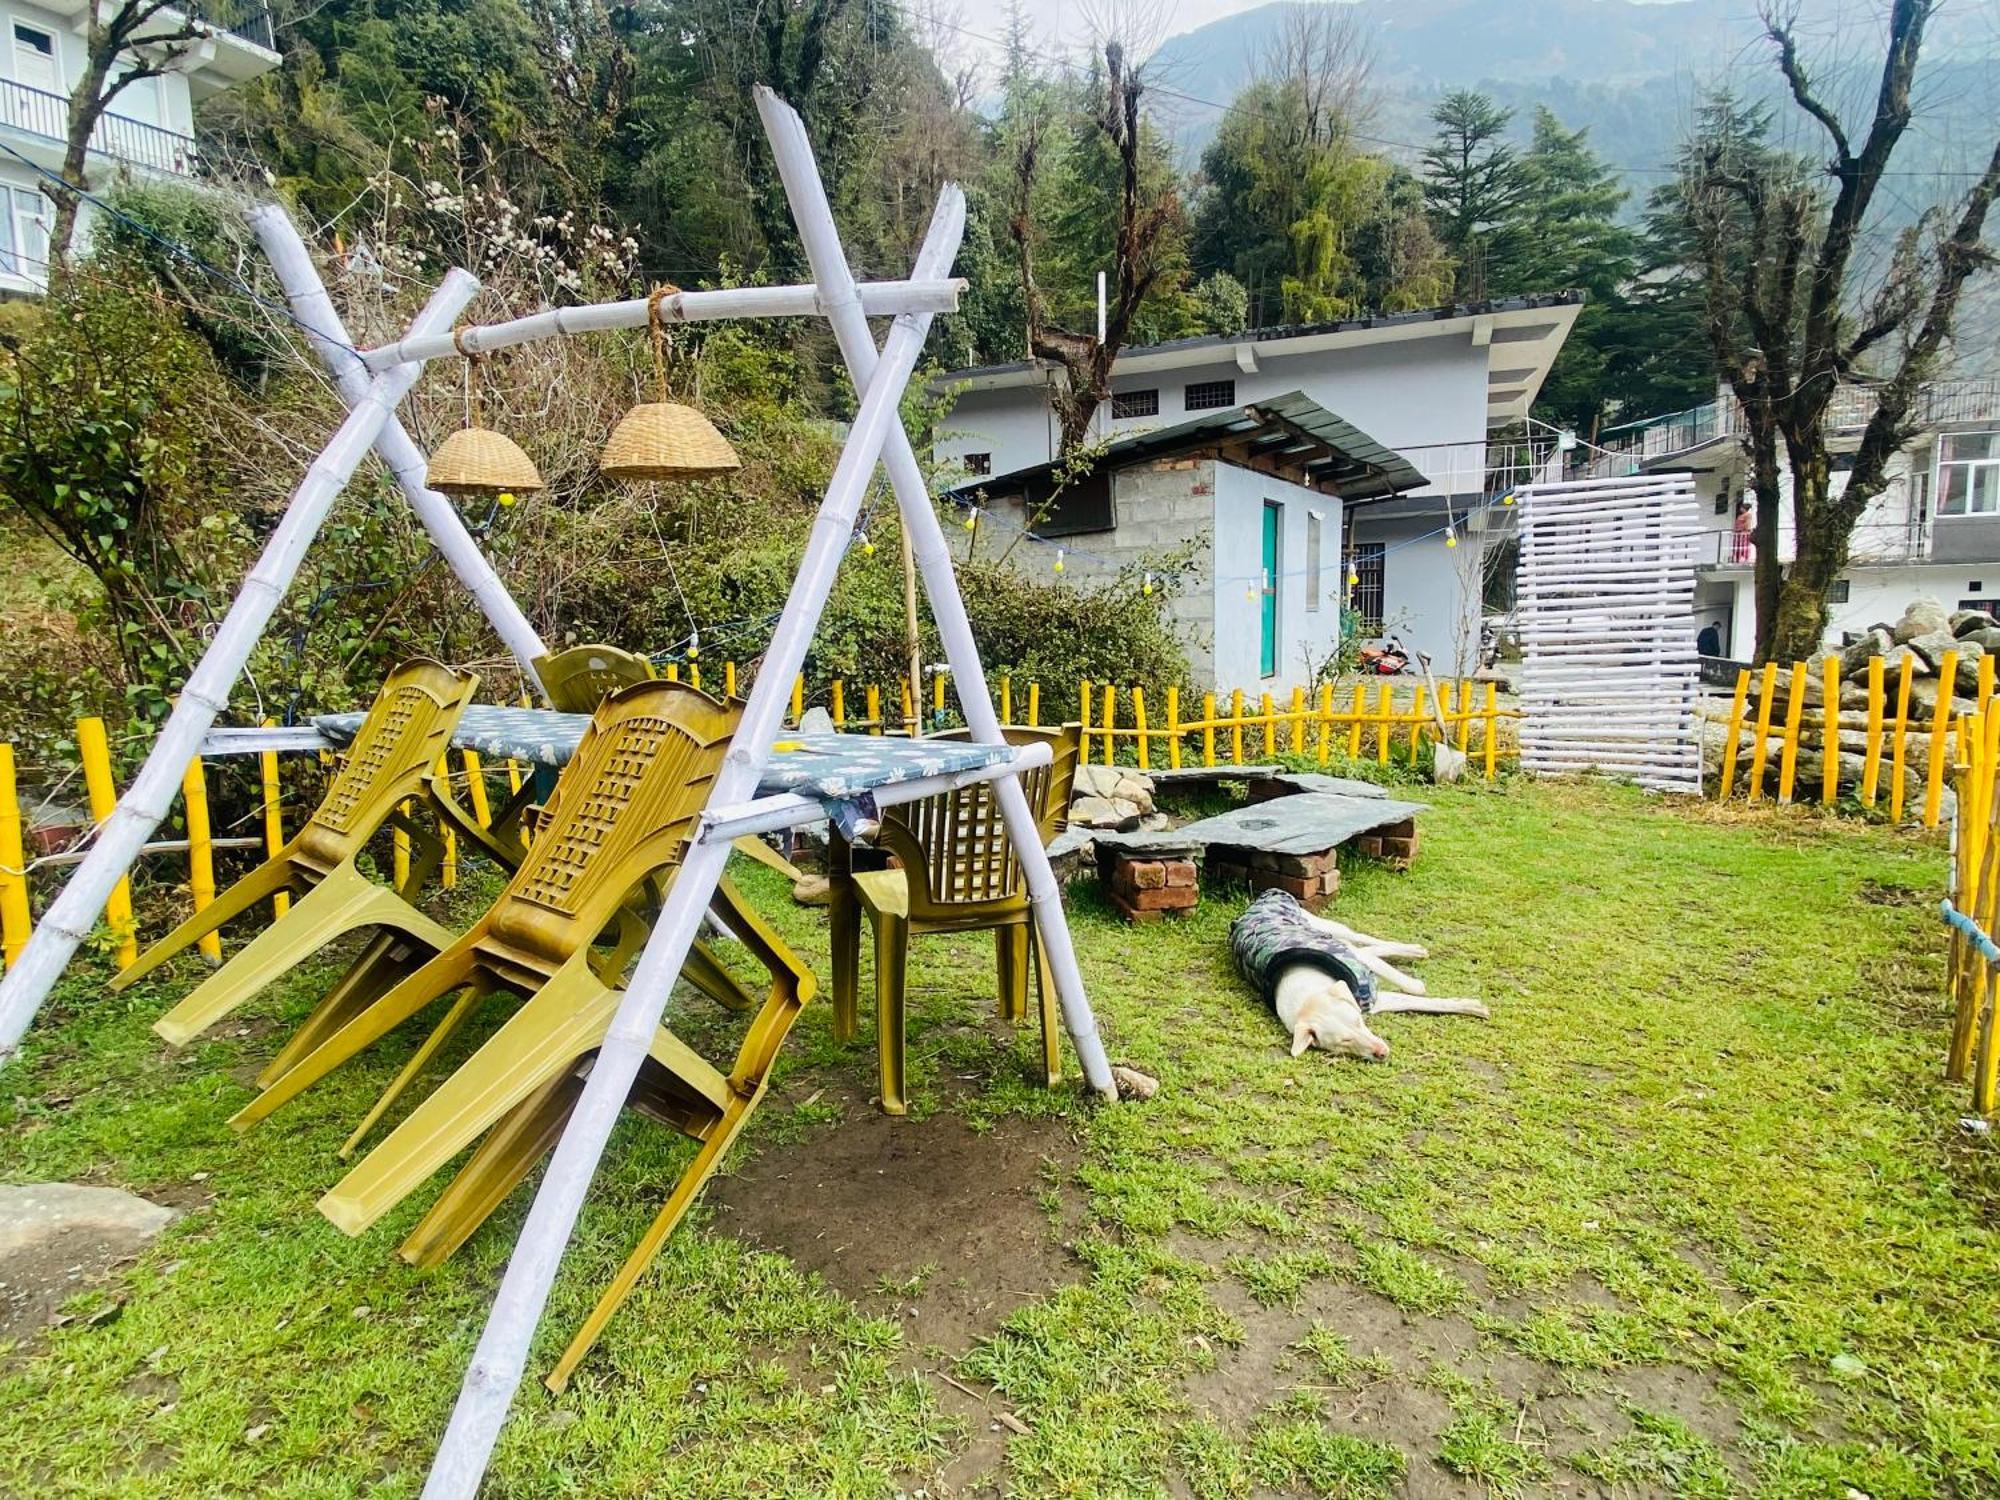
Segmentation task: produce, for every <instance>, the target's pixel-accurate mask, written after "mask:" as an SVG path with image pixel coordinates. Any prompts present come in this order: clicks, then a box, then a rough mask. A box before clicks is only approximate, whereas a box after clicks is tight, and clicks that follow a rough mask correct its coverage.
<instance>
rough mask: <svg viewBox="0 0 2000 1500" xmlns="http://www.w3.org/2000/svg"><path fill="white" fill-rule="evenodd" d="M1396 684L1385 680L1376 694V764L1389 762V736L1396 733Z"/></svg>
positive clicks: (1381, 764)
mask: <svg viewBox="0 0 2000 1500" xmlns="http://www.w3.org/2000/svg"><path fill="white" fill-rule="evenodd" d="M1395 723H1396V684H1395V683H1393V682H1384V683H1383V684H1382V688H1381V691H1380V692H1378V693H1377V694H1376V695H1375V764H1376V765H1378V766H1386V765H1388V764H1389V737H1390V736H1391V735H1392V734H1394V733H1395Z"/></svg>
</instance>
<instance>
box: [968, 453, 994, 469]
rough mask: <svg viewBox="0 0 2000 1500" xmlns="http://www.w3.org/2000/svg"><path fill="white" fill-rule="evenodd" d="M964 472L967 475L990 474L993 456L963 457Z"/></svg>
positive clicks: (975, 454)
mask: <svg viewBox="0 0 2000 1500" xmlns="http://www.w3.org/2000/svg"><path fill="white" fill-rule="evenodd" d="M964 463H965V472H966V473H968V474H991V473H992V472H993V455H992V454H990V453H968V454H966V455H965V459H964Z"/></svg>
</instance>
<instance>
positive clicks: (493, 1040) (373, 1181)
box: [319, 957, 618, 1234]
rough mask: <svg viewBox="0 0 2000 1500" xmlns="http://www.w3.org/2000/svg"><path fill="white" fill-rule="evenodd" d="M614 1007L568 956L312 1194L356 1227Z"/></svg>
mask: <svg viewBox="0 0 2000 1500" xmlns="http://www.w3.org/2000/svg"><path fill="white" fill-rule="evenodd" d="M617 1008H618V992H617V991H615V990H609V989H606V988H605V987H604V986H603V985H602V984H600V983H598V980H597V976H596V975H595V974H593V973H591V972H590V967H589V965H588V964H587V963H586V962H584V961H583V959H582V958H581V957H578V958H573V959H571V960H570V961H569V962H568V963H567V964H565V965H564V966H563V967H562V968H561V969H559V970H557V971H556V973H555V974H554V975H553V976H552V977H551V978H550V979H549V981H548V982H547V983H546V984H544V985H543V986H542V988H541V989H540V990H538V991H537V992H536V993H535V995H534V996H533V998H531V999H530V1000H529V1001H528V1002H527V1003H526V1004H525V1005H523V1006H522V1007H521V1008H520V1009H519V1010H518V1011H516V1012H515V1013H514V1014H513V1015H512V1016H510V1017H508V1019H507V1022H506V1024H505V1025H503V1026H502V1027H501V1028H500V1029H499V1030H498V1031H496V1032H494V1033H493V1035H492V1036H491V1037H489V1038H487V1040H486V1044H485V1045H484V1046H483V1047H481V1048H480V1049H479V1050H478V1051H477V1052H475V1053H474V1054H473V1055H472V1056H471V1057H470V1058H469V1059H467V1061H466V1062H465V1063H464V1065H463V1066H461V1067H460V1068H459V1069H458V1071H457V1072H455V1073H453V1074H452V1075H451V1077H449V1078H447V1079H446V1080H445V1081H444V1082H443V1083H441V1084H439V1085H438V1087H437V1088H436V1089H435V1090H433V1091H432V1093H431V1094H430V1095H429V1097H427V1098H426V1099H425V1100H424V1101H423V1103H421V1104H419V1105H418V1106H417V1107H416V1108H415V1109H413V1110H411V1111H410V1112H409V1114H407V1115H405V1116H404V1117H403V1119H402V1121H401V1123H399V1124H398V1125H397V1126H396V1128H395V1129H394V1130H392V1131H390V1132H389V1134H388V1136H387V1137H386V1138H385V1139H383V1141H382V1142H381V1143H380V1144H379V1145H377V1146H376V1147H375V1149H374V1150H373V1151H371V1152H369V1153H368V1155H367V1156H365V1157H363V1158H362V1160H361V1163H360V1165H358V1166H356V1167H355V1168H354V1169H353V1170H352V1171H350V1172H349V1173H348V1174H347V1175H346V1176H345V1177H343V1178H342V1179H341V1180H340V1182H339V1183H338V1184H337V1185H336V1186H335V1187H334V1188H333V1190H332V1191H331V1192H329V1193H327V1194H326V1195H325V1196H324V1197H322V1198H321V1199H320V1200H319V1211H320V1212H321V1213H323V1214H325V1215H326V1217H327V1218H328V1219H330V1220H332V1221H333V1223H334V1224H335V1225H337V1226H338V1227H339V1228H340V1230H341V1231H342V1232H343V1233H346V1234H360V1233H361V1232H362V1231H363V1230H365V1229H367V1228H368V1226H369V1225H371V1224H373V1223H374V1222H375V1221H376V1220H377V1219H379V1218H381V1217H382V1215H383V1214H385V1213H387V1212H388V1211H389V1210H390V1209H392V1208H394V1207H395V1206H396V1205H397V1204H398V1203H400V1202H401V1201H402V1200H403V1199H404V1198H405V1197H406V1196H408V1195H409V1194H410V1193H411V1192H412V1191H414V1190H415V1189H416V1188H417V1186H418V1185H419V1184H421V1183H422V1182H423V1181H424V1179H425V1178H427V1177H429V1176H430V1175H431V1174H432V1173H433V1172H435V1171H436V1170H437V1169H438V1168H439V1167H441V1166H443V1165H444V1164H445V1163H446V1162H448V1161H450V1160H451V1159H452V1157H454V1156H456V1155H457V1154H458V1153H459V1152H460V1151H462V1150H464V1149H465V1148H466V1147H467V1146H469V1145H471V1144H472V1142H473V1141H475V1140H477V1139H478V1138H479V1137H480V1136H481V1135H483V1134H484V1133H485V1132H486V1130H487V1128H488V1127H489V1126H491V1125H492V1124H493V1123H494V1122H495V1121H496V1120H498V1119H499V1118H500V1117H501V1116H502V1115H504V1114H506V1113H507V1112H508V1111H509V1110H511V1109H512V1108H514V1107H515V1106H516V1105H517V1104H519V1103H520V1102H521V1101H522V1100H524V1099H526V1098H528V1097H529V1096H530V1095H532V1094H534V1093H535V1092H537V1091H538V1090H539V1089H541V1088H542V1087H543V1086H544V1085H545V1084H547V1083H548V1082H549V1081H550V1080H552V1079H554V1078H555V1077H556V1076H557V1075H559V1074H560V1073H562V1072H564V1071H566V1070H567V1069H568V1068H569V1067H570V1066H571V1065H572V1064H574V1063H575V1062H576V1060H577V1059H578V1058H580V1057H582V1056H584V1055H585V1054H586V1053H588V1052H591V1051H594V1050H595V1049H596V1048H597V1046H598V1045H599V1043H601V1042H602V1041H603V1040H604V1033H605V1031H606V1030H607V1029H608V1028H609V1026H610V1025H611V1017H612V1015H613V1014H614V1013H615V1012H616V1010H617Z"/></svg>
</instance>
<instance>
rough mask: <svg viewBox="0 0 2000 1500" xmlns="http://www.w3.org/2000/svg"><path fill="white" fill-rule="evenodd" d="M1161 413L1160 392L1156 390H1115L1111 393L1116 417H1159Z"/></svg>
mask: <svg viewBox="0 0 2000 1500" xmlns="http://www.w3.org/2000/svg"><path fill="white" fill-rule="evenodd" d="M1159 414H1160V393H1159V392H1158V391H1156V390H1154V391H1114V392H1112V395H1111V415H1112V416H1114V417H1157V416H1158V415H1159Z"/></svg>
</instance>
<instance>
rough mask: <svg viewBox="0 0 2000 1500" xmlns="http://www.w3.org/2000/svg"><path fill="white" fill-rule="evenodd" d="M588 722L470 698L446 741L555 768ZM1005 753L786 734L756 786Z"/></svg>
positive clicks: (876, 777)
mask: <svg viewBox="0 0 2000 1500" xmlns="http://www.w3.org/2000/svg"><path fill="white" fill-rule="evenodd" d="M361 718H362V716H361V715H360V714H321V715H320V716H319V717H317V718H315V719H314V720H313V726H314V727H315V728H316V729H318V730H319V732H320V733H321V734H323V735H325V736H326V737H327V738H328V739H329V740H332V741H333V742H334V743H335V744H338V745H344V744H346V743H347V742H348V741H349V740H351V739H353V738H354V733H355V731H356V730H357V729H359V728H360V727H361ZM589 727H590V718H589V716H588V715H586V714H559V713H556V712H555V711H554V710H553V709H542V708H503V707H501V706H499V705H497V704H490V703H475V704H473V705H472V706H471V707H470V708H468V709H466V711H465V714H464V716H463V717H462V718H460V719H459V721H458V728H457V729H456V730H454V731H453V733H452V737H451V742H452V744H453V745H454V746H456V747H457V748H458V749H461V750H476V751H478V752H479V753H480V754H481V755H482V756H487V757H490V758H492V759H494V760H519V761H528V762H531V763H533V764H535V765H540V766H549V767H561V766H563V765H565V764H567V763H568V761H569V758H570V756H572V755H574V754H575V753H576V747H577V745H578V743H579V742H580V741H581V740H582V739H583V732H584V730H585V729H587V728H589ZM1012 754H1013V751H1012V750H1011V749H1009V748H1008V747H1007V746H1005V745H976V744H973V743H972V742H971V741H969V740H911V739H903V738H899V737H897V736H894V735H869V734H791V735H787V736H786V737H785V738H783V739H781V740H779V741H778V742H777V744H776V745H775V746H773V747H772V752H771V758H770V759H769V760H768V761H767V762H765V765H764V775H763V778H762V779H761V780H760V781H759V782H758V783H757V790H758V792H759V793H760V794H761V795H764V796H769V795H771V794H772V793H774V792H798V793H799V794H801V795H802V796H807V797H816V798H818V799H819V800H820V801H822V802H843V801H847V800H849V799H851V798H855V797H860V796H863V795H865V794H866V793H868V792H872V791H875V790H876V789H878V788H880V787H885V786H894V785H896V784H897V783H898V782H903V781H913V780H915V779H916V778H917V777H919V776H942V775H946V774H949V773H951V772H954V771H972V770H977V769H978V768H980V767H982V766H990V765H992V764H993V763H994V762H996V761H1002V760H1006V759H1007V758H1008V757H1009V756H1010V755H1012Z"/></svg>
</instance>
